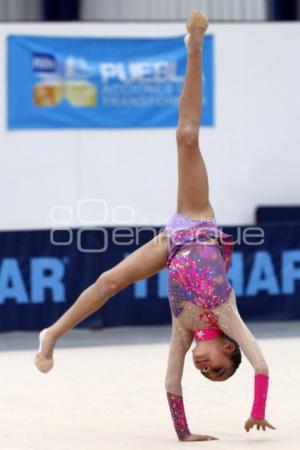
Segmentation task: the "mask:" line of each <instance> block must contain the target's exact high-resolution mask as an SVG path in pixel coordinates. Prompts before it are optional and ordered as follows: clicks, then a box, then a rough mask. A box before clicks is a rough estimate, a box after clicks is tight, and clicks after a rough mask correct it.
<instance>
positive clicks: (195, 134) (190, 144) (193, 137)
mask: <svg viewBox="0 0 300 450" xmlns="http://www.w3.org/2000/svg"><path fill="white" fill-rule="evenodd" d="M176 140H177V143H178V145H179V147H180V146H182V147H187V148H191V149H193V148H196V149H198V145H199V127H198V124H196V123H193V122H192V123H187V124H185V125H179V126H178V127H177V130H176Z"/></svg>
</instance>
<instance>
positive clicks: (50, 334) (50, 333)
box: [45, 326, 59, 343]
mask: <svg viewBox="0 0 300 450" xmlns="http://www.w3.org/2000/svg"><path fill="white" fill-rule="evenodd" d="M45 337H46V338H47V340H49V341H50V342H53V343H55V342H56V341H57V339H58V338H59V336H58V335H57V333H56V332H55V328H54V327H53V326H51V327H49V328H47V331H46V333H45Z"/></svg>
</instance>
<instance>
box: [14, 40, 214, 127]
mask: <svg viewBox="0 0 300 450" xmlns="http://www.w3.org/2000/svg"><path fill="white" fill-rule="evenodd" d="M213 43H214V38H213V36H209V35H208V36H206V37H205V42H204V57H203V92H204V99H203V118H202V124H203V125H207V126H212V125H213V120H214V111H213V103H214V99H213V93H214V79H213V73H214V72H213V60H214V52H213V48H214V45H213ZM7 47H8V50H7V54H8V115H7V117H8V128H10V129H41V128H46V129H57V128H131V127H135V128H139V127H142V128H146V127H174V126H176V124H177V119H178V99H179V95H180V92H181V90H182V84H183V77H184V73H185V66H186V49H185V47H184V43H183V38H182V37H176V38H156V39H150V38H147V39H145V38H143V39H140V38H83V37H81V38H69V37H68V38H64V37H60V38H59V37H38V36H35V37H34V36H10V37H9V38H8V41H7Z"/></svg>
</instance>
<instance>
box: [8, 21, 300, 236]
mask: <svg viewBox="0 0 300 450" xmlns="http://www.w3.org/2000/svg"><path fill="white" fill-rule="evenodd" d="M210 32H211V33H213V34H214V35H215V36H216V39H215V44H216V61H215V68H216V69H215V79H216V93H215V95H216V105H215V109H216V125H215V127H214V128H203V130H202V131H201V133H200V135H201V146H202V149H203V153H204V157H205V160H206V162H207V166H208V171H209V178H210V191H211V201H212V203H213V206H214V208H215V212H216V215H217V219H218V221H219V223H220V224H245V223H251V222H252V221H253V214H254V209H255V206H256V205H258V204H294V203H300V201H299V200H300V198H299V192H300V176H299V156H298V151H299V149H300V125H299V123H300V122H299V111H300V94H299V80H300V58H299V55H300V25H299V24H297V23H295V24H287V23H286V24H285V23H281V24H231V25H229V24H222V25H221V24H216V25H212V26H211V27H210ZM12 33H13V34H39V35H42V34H43V35H70V36H78V35H86V36H167V35H172V36H174V35H180V34H183V33H184V25H183V24H178V23H177V24H163V23H159V24H107V23H106V24H96V23H93V24H57V25H53V24H9V25H6V24H0V58H1V62H2V64H1V67H2V70H1V74H0V94H1V95H0V102H1V103H0V193H1V214H0V229H2V230H5V229H36V228H48V227H51V226H53V222H52V220H51V215H50V212H51V209H52V208H53V207H56V206H63V207H66V208H68V211H69V216H68V217H67V218H66V220H67V221H68V220H69V225H71V226H80V225H81V224H82V221H81V219H80V217H79V215H78V212H77V211H78V205H79V204H80V201H81V200H82V199H86V198H91V199H96V198H98V199H104V200H105V201H106V202H107V205H108V214H107V216H106V218H105V224H107V225H111V224H114V215H113V211H114V209H115V208H117V207H120V206H121V207H122V206H130V207H131V208H132V210H133V211H134V221H133V224H159V225H160V224H163V223H164V221H165V220H166V218H167V216H168V215H169V214H170V213H172V212H173V210H174V209H175V205H176V183H177V166H176V165H177V162H176V143H175V129H145V130H93V131H89V130H84V131H68V130H66V131H26V132H24V131H21V132H20V131H13V132H10V131H7V129H6V65H5V64H6V55H5V40H6V36H7V35H8V34H12ZM94 206H95V205H94ZM81 212H82V215H84V216H85V218H88V219H89V220H91V221H92V222H94V223H95V224H98V223H99V221H100V216H99V214H100V211H96V208H93V207H92V206H91V208H90V209H88V208H87V209H85V210H84V211H81ZM120 213H121V211H120V210H119V211H118V217H120ZM100 215H101V216H102V214H100ZM121 215H122V214H121ZM61 217H62V216H61ZM124 220H125V221H127V222H128V219H126V214H124Z"/></svg>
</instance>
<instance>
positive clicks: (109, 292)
mask: <svg viewBox="0 0 300 450" xmlns="http://www.w3.org/2000/svg"><path fill="white" fill-rule="evenodd" d="M167 256H168V243H167V238H166V235H165V234H164V233H161V234H159V235H158V236H156V237H155V238H154V239H152V240H151V241H149V242H148V243H147V244H145V245H143V246H142V247H140V248H139V249H138V250H136V251H135V252H133V253H132V254H131V255H129V256H128V257H127V258H125V259H124V260H123V261H121V262H120V263H119V264H117V265H116V266H115V267H113V268H112V269H110V270H108V271H106V272H104V273H102V274H101V275H100V276H99V277H98V279H97V280H96V281H95V282H94V283H93V284H92V285H91V286H89V287H88V288H87V289H85V290H84V291H83V292H82V293H81V294H80V296H79V297H78V299H77V300H76V302H75V303H74V304H73V305H72V306H71V307H70V308H69V309H68V310H67V311H66V312H65V313H64V314H63V315H62V316H61V317H60V318H59V319H58V320H57V321H56V322H55V323H54V324H53V325H52V326H50V327H49V328H47V329H46V330H43V331H42V332H41V333H40V348H39V351H38V353H37V355H36V357H35V364H36V366H37V368H38V369H39V370H40V371H41V372H48V371H49V370H50V369H51V368H52V366H53V357H52V354H53V349H54V345H55V343H56V341H57V340H58V339H59V338H60V337H61V336H62V335H64V334H65V333H67V332H68V331H69V330H71V329H72V328H74V327H75V326H76V325H77V324H78V323H79V322H81V321H82V320H84V319H85V318H86V317H88V316H89V315H90V314H92V313H94V312H95V311H97V310H98V309H99V308H101V307H102V306H103V305H104V304H105V303H106V302H107V301H108V300H109V299H110V298H111V297H113V296H114V295H116V294H117V293H118V292H120V291H121V290H123V289H124V288H126V287H127V286H129V285H130V284H132V283H135V282H136V281H139V280H141V279H144V278H148V277H150V276H152V275H154V274H155V273H157V272H159V271H160V270H162V269H163V268H164V267H165V266H166V262H167Z"/></svg>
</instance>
